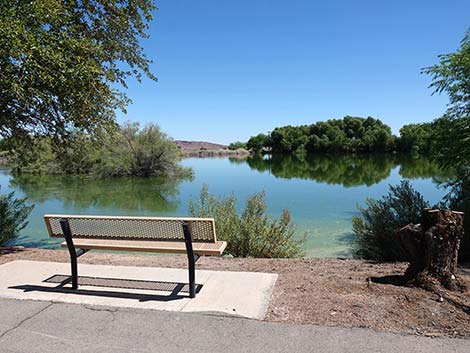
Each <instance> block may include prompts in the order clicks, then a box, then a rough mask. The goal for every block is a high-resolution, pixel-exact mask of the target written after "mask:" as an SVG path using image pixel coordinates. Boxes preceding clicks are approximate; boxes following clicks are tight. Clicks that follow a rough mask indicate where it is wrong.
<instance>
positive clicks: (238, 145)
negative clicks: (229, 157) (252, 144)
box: [228, 141, 247, 151]
mask: <svg viewBox="0 0 470 353" xmlns="http://www.w3.org/2000/svg"><path fill="white" fill-rule="evenodd" d="M239 148H243V149H247V146H246V143H245V142H240V141H235V142H232V143H231V144H230V145H228V149H229V150H232V151H234V150H238V149H239Z"/></svg>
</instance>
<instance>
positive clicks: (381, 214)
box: [353, 181, 429, 261]
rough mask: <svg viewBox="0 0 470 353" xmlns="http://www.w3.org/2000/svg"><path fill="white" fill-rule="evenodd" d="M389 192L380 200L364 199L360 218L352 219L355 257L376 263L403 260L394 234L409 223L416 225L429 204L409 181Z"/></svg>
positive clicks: (391, 187)
mask: <svg viewBox="0 0 470 353" xmlns="http://www.w3.org/2000/svg"><path fill="white" fill-rule="evenodd" d="M389 188H390V191H389V193H388V195H385V196H383V197H382V199H380V200H374V199H367V201H366V204H367V208H360V212H361V217H357V216H355V217H353V232H354V234H355V236H356V238H355V240H354V254H355V256H356V257H360V258H364V259H369V260H375V261H400V260H404V258H403V256H402V254H401V251H400V248H399V244H398V242H397V240H396V239H395V234H396V231H397V230H398V229H400V228H401V227H403V226H405V225H407V224H409V223H419V221H420V218H421V212H422V210H423V208H426V207H429V204H428V203H427V202H426V201H425V200H424V198H423V196H422V195H421V194H420V193H419V192H417V191H416V190H414V189H413V188H412V186H411V184H410V183H409V182H408V181H402V182H401V184H400V185H397V186H390V187H389Z"/></svg>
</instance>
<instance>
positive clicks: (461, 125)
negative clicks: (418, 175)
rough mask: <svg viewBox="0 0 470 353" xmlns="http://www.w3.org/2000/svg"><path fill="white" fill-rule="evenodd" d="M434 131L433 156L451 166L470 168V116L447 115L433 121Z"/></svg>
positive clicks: (443, 163)
mask: <svg viewBox="0 0 470 353" xmlns="http://www.w3.org/2000/svg"><path fill="white" fill-rule="evenodd" d="M433 131H434V132H433V135H432V139H433V146H432V149H431V153H432V155H433V157H435V158H436V159H437V160H438V161H439V163H441V164H442V165H444V166H446V167H449V168H454V169H468V168H470V116H466V117H461V118H454V117H451V116H449V115H445V116H443V117H442V118H439V119H436V120H435V121H434V122H433Z"/></svg>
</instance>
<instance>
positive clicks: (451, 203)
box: [444, 166, 470, 262]
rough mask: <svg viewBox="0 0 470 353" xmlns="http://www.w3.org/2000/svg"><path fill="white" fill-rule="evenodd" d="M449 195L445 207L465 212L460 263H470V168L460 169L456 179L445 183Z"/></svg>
mask: <svg viewBox="0 0 470 353" xmlns="http://www.w3.org/2000/svg"><path fill="white" fill-rule="evenodd" d="M444 186H445V187H446V188H447V189H448V190H449V193H448V194H447V195H446V196H445V197H444V203H445V205H446V206H447V207H448V208H449V209H451V210H455V211H461V212H464V231H465V234H464V237H463V239H462V242H461V243H460V254H459V261H461V262H470V166H467V167H464V166H462V167H460V168H458V170H457V171H456V176H455V178H454V179H452V180H450V181H448V182H447V183H444Z"/></svg>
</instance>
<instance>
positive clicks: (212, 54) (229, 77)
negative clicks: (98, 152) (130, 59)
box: [118, 0, 470, 143]
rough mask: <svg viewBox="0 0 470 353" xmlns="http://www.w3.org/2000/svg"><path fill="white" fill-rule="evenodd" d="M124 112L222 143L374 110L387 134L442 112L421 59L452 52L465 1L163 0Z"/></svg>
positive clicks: (468, 7)
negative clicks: (146, 75)
mask: <svg viewBox="0 0 470 353" xmlns="http://www.w3.org/2000/svg"><path fill="white" fill-rule="evenodd" d="M157 6H158V7H159V10H157V11H156V12H155V18H154V21H153V22H152V24H151V28H150V36H151V37H150V39H148V40H145V41H143V42H142V45H143V46H144V48H145V51H146V52H147V54H148V56H149V57H150V58H151V59H153V60H154V64H153V65H152V70H153V72H154V73H155V74H156V75H157V77H158V79H159V81H158V82H153V81H150V80H144V81H143V83H141V84H138V83H137V82H134V81H130V82H129V89H128V91H127V93H128V95H129V97H130V98H131V99H132V100H133V104H132V105H130V106H129V107H128V112H127V115H124V114H121V113H119V114H118V120H119V121H120V122H122V121H125V120H132V121H140V122H141V123H144V124H145V123H147V122H154V123H157V124H158V125H160V126H161V128H162V129H163V130H164V131H166V132H167V133H168V134H169V135H171V136H172V137H173V138H175V139H183V140H207V141H212V142H219V143H229V142H232V141H235V140H242V141H243V140H246V139H248V138H249V137H250V136H251V135H255V134H257V133H259V132H268V131H270V130H271V129H272V128H274V127H276V126H283V125H289V124H290V125H298V124H309V123H313V122H315V121H319V120H326V119H329V118H341V117H343V116H344V115H354V116H364V117H366V116H373V117H376V118H380V119H381V120H382V121H384V122H385V123H387V124H388V125H390V126H391V127H392V129H393V131H394V132H395V133H397V132H398V129H399V128H400V127H401V126H402V125H404V124H406V123H411V122H422V121H430V120H432V119H434V118H436V117H438V116H440V115H441V114H442V113H443V112H444V110H445V107H446V104H447V97H445V96H437V95H435V96H431V92H432V91H431V90H430V89H429V88H428V85H429V83H430V78H429V77H427V76H425V75H422V74H420V69H421V68H422V67H425V66H429V65H432V64H434V63H436V62H437V55H438V54H442V53H448V52H452V51H455V50H456V49H457V48H458V47H459V42H460V40H461V39H462V38H463V35H464V32H465V30H466V29H467V28H468V27H469V26H470V1H469V0H440V1H435V0H427V1H421V0H419V1H418V0H408V1H404V0H394V1H392V0H388V1H386V0H383V1H380V0H374V1H372V0H349V1H346V0H343V1H340V0H328V1H327V0H324V1H314V0H311V1H308V0H304V1H301V0H289V1H277V0H270V1H268V0H248V1H246V0H237V1H235V0H231V1H228V0H198V1H194V0H160V1H157Z"/></svg>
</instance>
